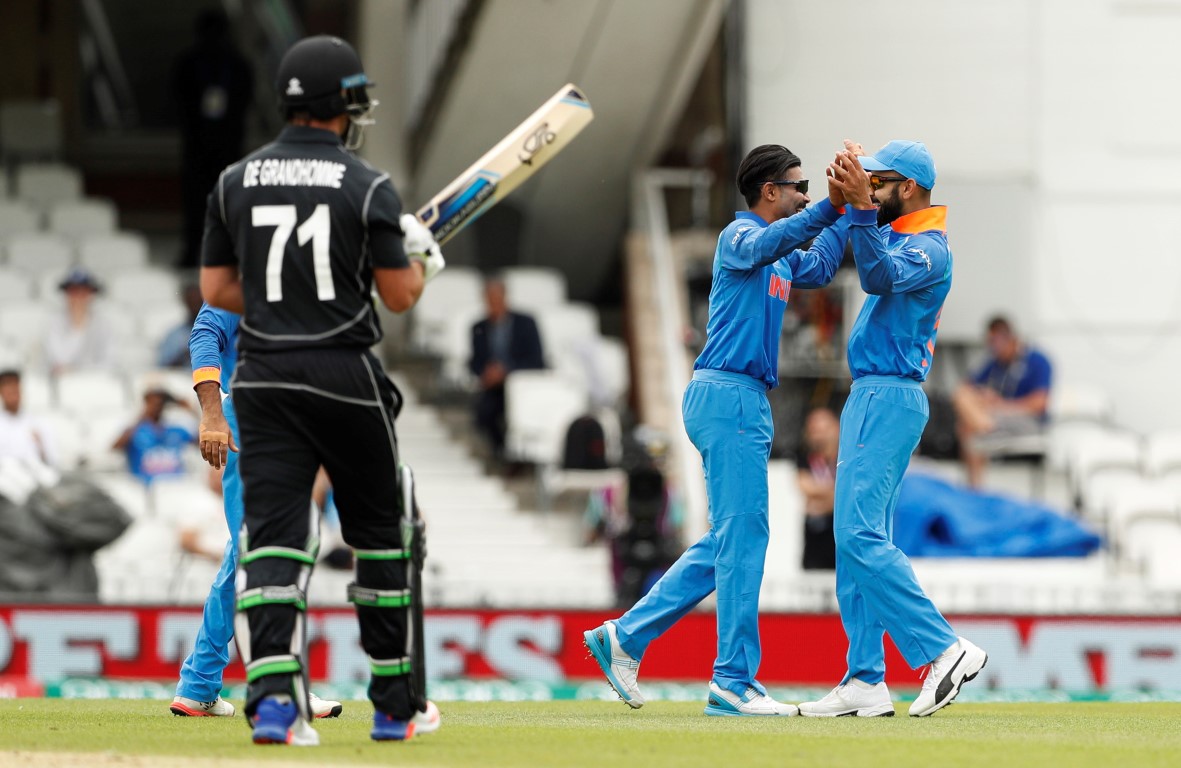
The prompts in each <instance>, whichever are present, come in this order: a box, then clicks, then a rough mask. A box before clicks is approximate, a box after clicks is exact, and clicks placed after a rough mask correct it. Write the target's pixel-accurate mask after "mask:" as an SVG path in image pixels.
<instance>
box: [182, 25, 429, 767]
mask: <svg viewBox="0 0 1181 768" xmlns="http://www.w3.org/2000/svg"><path fill="white" fill-rule="evenodd" d="M276 85H277V88H278V92H279V102H280V107H281V109H282V110H283V113H284V116H285V118H286V120H287V125H286V126H285V127H284V128H283V130H282V132H280V134H279V136H278V137H277V138H276V140H275V141H274V142H272V143H271V144H268V145H267V146H265V147H263V148H262V149H259V150H258V151H256V152H254V153H253V154H251V155H248V156H246V157H245V158H243V159H242V160H240V161H239V162H237V163H235V164H234V165H231V166H229V167H228V168H226V169H225V171H223V172H222V174H221V177H220V179H219V180H218V183H217V186H216V187H215V188H214V189H213V191H212V192H211V193H210V196H209V205H208V211H207V214H206V221H205V236H204V241H203V244H202V253H201V291H202V293H203V295H204V297H205V300H206V301H207V302H209V303H210V304H212V305H213V306H216V307H221V308H223V309H227V310H229V311H231V312H237V313H239V314H241V315H242V323H241V326H240V335H239V341H238V349H239V358H238V367H237V371H236V372H235V375H234V378H233V382H232V392H233V397H234V403H235V405H236V407H237V410H238V419H239V426H240V429H241V438H242V446H241V449H242V456H241V474H242V482H243V486H244V498H245V521H244V523H243V527H242V531H241V535H240V552H241V558H240V563H239V570H238V604H237V617H236V619H235V625H236V626H235V629H236V631H235V634H236V635H237V638H238V649H239V654H240V656H241V657H242V660H243V662H244V663H245V665H246V675H247V682H248V692H247V701H246V714H247V716H248V717H249V720H250V723H251V725H252V727H253V738H254V741H255V743H260V744H266V743H287V744H298V745H314V744H317V743H318V742H319V736H318V735H317V734H316V732H315V731H314V730H313V729H312V728H311V726H310V725H309V723H310V721H311V717H310V713H309V710H308V670H307V666H306V664H307V661H306V653H305V649H306V644H307V637H306V631H305V629H306V620H305V612H306V608H307V605H306V594H307V586H308V579H309V577H310V576H311V571H312V567H313V565H314V564H315V560H316V552H317V549H318V547H319V530H318V527H319V523H318V520H317V518H316V515H315V513H313V512H311V511H310V510H311V509H312V507H311V492H312V484H313V482H314V481H315V477H316V470H317V467H319V466H320V465H321V464H323V465H324V467H325V468H326V469H327V471H328V475H329V477H330V478H331V479H332V485H333V489H334V493H335V495H336V504H337V507H338V508H339V510H340V524H341V530H342V532H343V534H344V538H345V541H346V542H348V544H349V545H350V546H352V547H353V548H354V550H355V552H356V559H357V572H356V581H355V583H353V584H351V585H350V586H349V600H350V601H351V602H353V603H354V604H355V605H356V607H357V618H358V621H359V622H360V632H361V645H362V646H363V648H364V649H365V652H366V653H367V654H368V656H369V658H370V667H371V671H372V676H371V681H370V685H369V698H370V699H371V700H372V701H373V706H374V709H375V710H376V711H375V713H374V720H373V731H372V733H371V735H372V737H373V738H374V739H375V740H379V741H380V740H405V739H409V738H410V737H411V736H413V735H414V734H415V732H416V731H417V732H418V733H423V732H427V731H431V730H434V729H435V728H437V727H438V723H439V715H438V709H437V708H435V706H434V704H433V703H431V702H428V701H427V700H426V697H425V691H424V690H423V687H424V685H423V676H422V672H421V670H422V661H423V660H422V653H421V648H420V638H419V637H417V636H416V635H415V632H414V627H415V624H416V623H419V624H420V623H421V622H420V621H419V622H415V615H414V614H415V608H417V609H418V610H419V611H421V602H418V600H420V596H416V595H414V594H413V591H412V589H411V586H412V584H414V582H415V581H416V580H417V579H416V577H417V573H418V572H417V570H416V569H417V568H420V567H421V557H422V554H423V553H422V551H421V528H420V527H419V528H417V529H416V528H415V527H414V526H413V524H412V523H413V520H415V519H416V514H415V510H414V509H413V507H414V496H413V491H412V487H411V483H412V478H411V475H410V473H409V470H408V468H405V467H402V466H400V463H399V460H398V445H397V438H396V437H395V432H394V417H395V416H396V415H397V413H398V410H399V408H400V407H401V396H400V395H399V393H398V391H397V389H396V388H395V387H394V385H393V383H392V382H390V380H389V379H388V378H387V377H386V375H385V374H384V373H383V372H382V368H381V366H380V364H379V363H378V361H377V359H376V358H374V356H373V355H372V354H371V353H370V352H369V351H368V350H369V348H370V347H371V346H372V345H373V344H375V343H376V342H378V341H379V340H380V339H381V329H380V326H379V324H378V318H377V315H376V312H375V308H374V301H373V299H372V297H371V291H372V289H373V288H374V287H376V290H377V295H378V296H379V297H380V298H381V301H382V302H383V303H384V304H385V305H386V306H387V307H389V308H390V309H391V310H392V311H394V312H404V311H406V310H408V309H410V308H411V307H412V306H414V304H415V302H417V301H418V297H419V296H420V295H421V294H422V290H423V285H424V284H425V283H426V281H427V280H429V279H430V278H431V277H433V276H434V275H435V274H437V273H438V272H439V270H441V269H442V268H443V265H444V263H443V255H442V253H441V252H440V251H439V246H438V244H437V243H436V242H435V240H434V238H433V237H432V235H431V233H430V231H429V230H428V229H427V228H426V227H425V226H423V225H422V224H421V223H420V222H419V221H418V220H417V219H416V218H415V217H414V216H413V215H411V214H408V213H406V214H404V213H402V204H401V201H400V200H399V199H398V195H397V193H396V192H395V191H394V187H393V185H392V184H391V183H390V179H389V175H388V174H386V173H382V172H381V171H379V170H376V169H374V168H373V167H371V166H369V165H368V164H367V163H365V162H363V161H362V160H360V159H358V158H356V157H354V156H353V154H352V153H351V152H350V151H349V150H351V149H355V148H356V147H357V146H359V145H360V139H361V131H362V130H363V127H364V126H365V125H368V124H371V123H372V120H371V118H370V114H371V111H372V108H373V107H374V106H375V105H376V104H377V102H376V101H371V100H370V99H369V96H368V93H367V88H368V87H369V86H370V85H372V84H371V83H370V81H369V79H368V78H367V77H366V75H365V72H364V70H363V69H362V66H361V61H360V58H359V57H358V56H357V53H356V51H354V50H353V48H352V47H351V46H350V45H349V44H348V43H346V42H344V41H343V40H341V39H339V38H335V37H328V36H318V37H311V38H307V39H304V40H301V41H300V42H298V43H296V44H295V45H294V46H292V47H291V49H290V50H288V52H287V53H286V54H285V55H284V57H283V60H282V62H281V63H280V65H279V72H278V78H277V84H276ZM228 439H229V438H228V435H225V434H221V433H216V432H207V433H205V434H203V435H201V442H202V451H203V452H204V451H206V450H211V449H217V448H219V444H220V443H223V442H227V441H228ZM404 518H405V519H404ZM407 521H410V523H411V524H406V523H407ZM416 530H417V531H418V533H417V534H416V533H415V531H416ZM416 550H417V551H416Z"/></svg>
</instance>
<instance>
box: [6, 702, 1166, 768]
mask: <svg viewBox="0 0 1181 768" xmlns="http://www.w3.org/2000/svg"><path fill="white" fill-rule="evenodd" d="M701 709H702V705H701V704H688V703H668V702H654V703H652V704H649V705H648V706H647V707H646V708H644V709H642V710H638V711H634V712H633V711H630V710H628V709H627V708H626V707H625V706H624V705H623V704H621V703H617V702H615V703H610V702H538V703H534V702H530V703H487V704H477V703H449V702H444V704H443V706H442V707H441V710H442V713H443V727H442V728H441V729H440V730H439V731H438V732H437V733H434V734H430V735H427V736H422V737H421V738H417V739H414V740H412V741H410V742H408V743H383V744H376V743H374V742H371V741H370V740H369V720H370V709H369V705H368V704H367V703H361V702H350V703H348V704H346V706H345V712H344V715H343V716H342V717H341V718H339V719H337V720H321V721H319V722H318V723H317V725H316V729H317V730H318V731H319V733H320V739H321V745H320V746H319V747H311V748H295V747H284V746H268V747H261V746H254V745H253V744H251V743H250V741H249V730H248V729H247V727H246V725H245V723H244V722H243V719H242V717H241V716H239V717H235V718H232V719H228V720H223V719H214V718H179V717H173V716H172V715H170V714H169V713H168V710H167V703H166V702H161V701H122V700H95V701H80V700H55V699H17V700H0V765H5V766H6V765H20V766H27V767H28V768H46V767H48V766H54V767H56V766H71V765H87V766H96V765H97V766H120V767H121V768H129V767H131V766H134V767H135V768H139V766H165V767H170V766H182V765H183V766H190V765H191V766H218V768H226V767H227V766H233V768H244V767H245V766H247V765H249V764H250V763H253V764H259V765H261V764H265V763H274V764H287V765H302V764H312V763H314V764H319V765H391V764H395V765H401V766H505V767H506V768H518V767H520V768H537V767H539V766H571V767H577V766H588V767H590V766H593V768H603V766H612V765H627V766H635V768H665V766H668V767H670V768H671V767H672V766H676V768H683V767H685V766H727V765H765V766H777V767H778V766H797V765H798V766H808V767H809V768H817V767H819V766H842V765H848V766H857V767H858V768H864V767H865V766H874V765H877V766H885V765H912V766H921V765H940V766H997V765H1001V766H1003V767H1004V768H1016V767H1017V766H1037V767H1038V768H1054V767H1055V766H1072V767H1083V768H1085V767H1087V766H1096V767H1100V766H1101V767H1102V768H1122V767H1123V766H1136V768H1146V767H1147V766H1178V765H1181V728H1179V727H1178V722H1179V721H1181V704H1117V703H1110V704H1109V703H1093V704H1090V703H1079V704H961V705H956V706H953V707H949V708H947V709H945V710H943V711H942V712H939V713H938V714H936V715H935V716H933V717H929V718H925V719H916V718H910V717H906V709H905V705H902V704H899V705H898V712H899V716H898V717H894V718H876V719H857V718H837V719H823V720H812V719H807V718H800V717H795V718H783V719H775V720H770V719H766V720H763V719H753V718H751V719H746V718H712V717H705V716H704V715H702V713H701ZM247 761H249V763H247Z"/></svg>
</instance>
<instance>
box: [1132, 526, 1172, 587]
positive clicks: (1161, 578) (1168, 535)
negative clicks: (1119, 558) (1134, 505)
mask: <svg viewBox="0 0 1181 768" xmlns="http://www.w3.org/2000/svg"><path fill="white" fill-rule="evenodd" d="M1178 552H1181V522H1178V520H1177V519H1176V518H1175V517H1172V518H1170V517H1142V518H1140V519H1138V520H1135V521H1132V522H1130V524H1129V525H1128V526H1127V528H1126V530H1125V532H1124V554H1125V557H1126V559H1127V560H1128V561H1130V562H1131V563H1133V564H1135V565H1136V566H1138V567H1139V569H1140V570H1141V572H1142V573H1143V574H1144V575H1145V576H1146V577H1147V578H1148V582H1149V583H1150V584H1152V585H1153V586H1156V587H1158V588H1166V589H1170V590H1177V589H1179V588H1181V557H1178V556H1177V553H1178Z"/></svg>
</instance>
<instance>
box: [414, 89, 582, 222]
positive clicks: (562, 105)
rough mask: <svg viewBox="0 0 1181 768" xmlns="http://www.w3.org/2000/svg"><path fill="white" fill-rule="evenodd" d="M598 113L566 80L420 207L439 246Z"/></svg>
mask: <svg viewBox="0 0 1181 768" xmlns="http://www.w3.org/2000/svg"><path fill="white" fill-rule="evenodd" d="M593 117H594V113H593V112H592V111H591V105H590V102H589V101H587V99H586V96H585V95H583V93H582V90H581V89H579V87H578V86H576V85H573V84H571V83H568V84H566V85H564V86H562V88H561V90H559V91H558V92H557V93H555V94H554V95H553V97H552V98H550V100H549V101H547V102H546V103H544V104H542V105H541V107H539V108H538V110H537V111H536V112H534V113H533V114H532V115H530V116H529V117H528V119H526V120H525V122H523V123H521V124H520V125H519V126H517V127H516V129H515V130H513V132H512V133H510V134H509V135H508V136H505V137H504V138H503V139H501V140H500V143H498V144H497V145H496V146H495V147H493V148H492V149H490V150H488V151H487V152H485V153H484V156H483V157H481V158H480V159H479V160H477V161H476V162H474V163H472V166H471V167H470V168H468V169H467V170H466V171H464V172H463V173H461V174H459V176H457V177H456V178H455V179H454V180H453V181H452V182H451V183H450V184H448V185H447V186H446V187H444V188H443V191H441V192H439V194H437V195H435V196H434V197H432V198H431V200H430V202H428V203H427V204H426V205H424V206H423V207H422V208H420V209H419V210H418V213H417V216H418V218H419V220H421V221H422V223H423V224H426V225H427V226H428V227H430V229H431V232H432V233H433V234H434V236H435V240H437V241H438V242H439V244H440V245H441V244H443V243H445V242H447V241H448V240H449V239H451V237H452V236H454V235H455V234H456V233H457V232H459V231H460V230H461V229H463V228H464V227H466V226H467V225H468V224H471V223H472V222H473V221H475V220H476V219H478V218H480V216H481V215H482V214H483V213H484V212H485V211H487V210H488V209H489V208H491V207H492V206H494V205H496V204H497V203H498V202H500V201H501V200H502V199H504V198H505V197H506V196H507V195H508V194H509V193H510V192H512V191H513V190H514V189H516V188H517V187H519V186H520V185H521V184H522V182H524V181H525V180H526V179H528V178H529V177H530V176H532V175H533V174H534V173H536V172H537V170H538V169H539V168H541V166H543V165H545V164H546V163H547V162H549V161H550V158H552V157H553V156H554V155H556V154H558V153H559V152H561V151H562V150H563V149H564V148H565V146H566V145H567V144H569V143H570V141H571V140H572V139H573V138H574V137H575V136H577V135H578V133H579V132H580V131H581V130H582V129H583V128H585V127H586V126H587V123H589V122H590V121H591V118H593Z"/></svg>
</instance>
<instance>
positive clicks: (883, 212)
mask: <svg viewBox="0 0 1181 768" xmlns="http://www.w3.org/2000/svg"><path fill="white" fill-rule="evenodd" d="M901 215H902V199H901V198H900V197H899V196H898V194H897V192H895V194H893V195H890V196H889V197H887V198H884V199H882V200H881V201H880V203H879V204H878V226H879V227H884V226H886V225H887V224H889V223H891V222H893V221H894V219H896V218H898V217H899V216H901Z"/></svg>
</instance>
